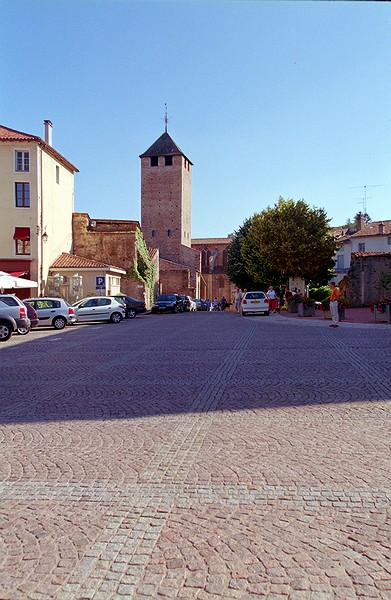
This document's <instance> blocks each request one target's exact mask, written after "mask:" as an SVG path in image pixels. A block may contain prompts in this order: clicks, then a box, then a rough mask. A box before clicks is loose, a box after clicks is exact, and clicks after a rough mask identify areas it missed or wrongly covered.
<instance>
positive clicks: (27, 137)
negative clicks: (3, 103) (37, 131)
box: [0, 125, 41, 142]
mask: <svg viewBox="0 0 391 600" xmlns="http://www.w3.org/2000/svg"><path fill="white" fill-rule="evenodd" d="M0 140H5V141H8V140H9V141H21V142H25V141H31V142H39V141H41V138H40V137H38V136H37V135H31V134H29V133H23V131H17V130H16V129H10V128H9V127H5V126H4V125H0Z"/></svg>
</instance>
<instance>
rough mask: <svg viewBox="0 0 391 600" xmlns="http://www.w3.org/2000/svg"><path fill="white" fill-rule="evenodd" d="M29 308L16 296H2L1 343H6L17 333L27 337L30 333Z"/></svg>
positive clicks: (0, 306) (0, 304) (0, 302)
mask: <svg viewBox="0 0 391 600" xmlns="http://www.w3.org/2000/svg"><path fill="white" fill-rule="evenodd" d="M30 325H31V323H30V319H29V318H28V316H27V308H26V307H25V305H24V304H23V302H22V301H21V300H20V299H19V298H18V297H17V296H15V294H0V342H6V341H7V340H9V338H10V337H11V335H12V334H13V333H14V332H15V331H17V332H18V333H20V334H21V335H26V334H27V333H28V332H29V331H30Z"/></svg>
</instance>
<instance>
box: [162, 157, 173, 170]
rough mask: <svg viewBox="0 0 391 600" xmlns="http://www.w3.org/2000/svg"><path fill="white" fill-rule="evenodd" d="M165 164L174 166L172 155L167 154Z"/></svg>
mask: <svg viewBox="0 0 391 600" xmlns="http://www.w3.org/2000/svg"><path fill="white" fill-rule="evenodd" d="M164 164H165V165H166V167H171V166H172V156H165V157H164Z"/></svg>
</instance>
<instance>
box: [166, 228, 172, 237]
mask: <svg viewBox="0 0 391 600" xmlns="http://www.w3.org/2000/svg"><path fill="white" fill-rule="evenodd" d="M167 235H168V237H172V229H168V230H167Z"/></svg>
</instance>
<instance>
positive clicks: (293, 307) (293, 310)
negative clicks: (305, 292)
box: [288, 295, 301, 313]
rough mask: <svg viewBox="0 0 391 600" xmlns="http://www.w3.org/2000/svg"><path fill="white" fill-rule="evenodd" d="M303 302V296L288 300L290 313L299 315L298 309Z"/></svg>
mask: <svg viewBox="0 0 391 600" xmlns="http://www.w3.org/2000/svg"><path fill="white" fill-rule="evenodd" d="M300 300H301V296H298V295H294V296H292V297H291V298H289V300H288V312H290V313H297V307H298V306H299V302H300Z"/></svg>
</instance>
